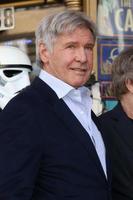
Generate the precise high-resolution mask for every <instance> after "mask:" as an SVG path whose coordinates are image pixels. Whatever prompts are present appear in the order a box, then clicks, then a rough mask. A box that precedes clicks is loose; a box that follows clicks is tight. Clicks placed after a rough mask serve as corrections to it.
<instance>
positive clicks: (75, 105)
mask: <svg viewBox="0 0 133 200" xmlns="http://www.w3.org/2000/svg"><path fill="white" fill-rule="evenodd" d="M39 78H40V79H41V80H43V81H44V82H45V83H46V84H47V85H49V86H50V87H51V88H52V89H53V90H54V91H55V93H56V94H57V96H58V98H59V99H63V101H64V102H65V103H66V104H67V106H68V107H69V108H70V110H71V111H72V112H73V114H74V115H75V116H76V118H77V119H78V120H79V122H80V123H81V124H82V126H83V127H84V129H85V130H86V131H87V133H88V134H89V136H90V138H91V140H92V142H93V144H94V146H95V149H96V152H97V155H98V157H99V160H100V162H101V165H102V168H103V171H104V173H105V175H106V177H107V172H106V159H105V146H104V143H103V139H102V136H101V133H100V131H99V130H98V128H97V127H96V125H95V123H94V122H93V120H92V118H91V109H92V99H91V97H90V90H89V89H88V88H86V87H84V86H82V87H79V88H78V89H75V88H74V87H72V86H70V85H68V84H67V83H65V82H63V81H62V80H60V79H58V78H56V77H54V76H52V75H51V74H49V73H47V72H46V71H44V70H41V71H40V74H39Z"/></svg>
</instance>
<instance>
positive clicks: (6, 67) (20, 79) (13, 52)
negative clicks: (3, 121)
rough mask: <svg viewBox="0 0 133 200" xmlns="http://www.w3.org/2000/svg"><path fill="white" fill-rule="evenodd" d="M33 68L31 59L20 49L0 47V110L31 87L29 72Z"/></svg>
mask: <svg viewBox="0 0 133 200" xmlns="http://www.w3.org/2000/svg"><path fill="white" fill-rule="evenodd" d="M31 70H32V66H31V62H30V59H29V57H28V56H27V55H26V54H25V53H24V52H23V51H22V50H20V49H19V48H17V47H12V46H0V108H1V109H3V108H4V107H5V106H6V104H7V103H8V102H9V101H10V100H11V99H12V98H13V97H14V96H16V95H17V94H18V93H19V92H20V91H21V90H22V89H23V88H25V87H26V86H28V85H30V78H29V72H31Z"/></svg>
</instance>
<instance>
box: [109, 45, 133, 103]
mask: <svg viewBox="0 0 133 200" xmlns="http://www.w3.org/2000/svg"><path fill="white" fill-rule="evenodd" d="M112 89H113V93H114V95H115V96H116V97H117V99H118V100H121V98H122V96H123V95H125V94H127V93H128V92H129V91H130V90H131V89H132V90H133V47H130V48H128V49H126V50H123V51H122V52H121V53H120V54H119V55H118V56H117V57H116V58H115V60H114V61H113V63H112ZM132 92H133V91H132Z"/></svg>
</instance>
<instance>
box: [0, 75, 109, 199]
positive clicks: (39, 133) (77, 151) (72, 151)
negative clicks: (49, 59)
mask: <svg viewBox="0 0 133 200" xmlns="http://www.w3.org/2000/svg"><path fill="white" fill-rule="evenodd" d="M93 118H94V120H95V122H96V123H97V121H96V120H97V119H96V117H95V116H93ZM0 126H1V129H0V200H55V199H57V200H66V199H72V200H109V199H110V198H111V197H110V171H109V166H108V160H107V172H108V181H107V179H106V177H105V175H104V172H103V169H102V167H101V164H100V161H99V159H98V156H97V154H96V151H95V148H94V146H93V144H92V142H91V139H90V137H89V135H88V133H87V132H86V131H85V129H84V128H83V127H82V125H81V124H80V123H79V121H78V120H77V119H76V117H75V116H74V115H73V114H72V112H71V111H70V110H69V108H68V107H67V106H66V104H65V103H64V102H63V100H60V99H58V97H57V96H56V94H55V92H54V91H53V90H52V89H51V88H50V87H49V86H48V85H46V84H45V83H44V82H43V81H42V80H40V79H39V78H36V79H35V80H34V81H33V83H32V84H31V86H29V87H28V88H27V89H25V90H24V91H23V92H22V93H21V94H19V95H18V96H16V97H15V98H14V99H13V100H11V101H10V103H9V104H8V105H7V106H6V108H5V109H4V110H3V111H2V113H1V116H0Z"/></svg>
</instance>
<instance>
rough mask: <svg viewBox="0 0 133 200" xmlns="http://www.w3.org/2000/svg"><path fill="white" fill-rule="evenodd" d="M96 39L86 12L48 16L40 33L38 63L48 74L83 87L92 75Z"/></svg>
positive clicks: (42, 22)
mask: <svg viewBox="0 0 133 200" xmlns="http://www.w3.org/2000/svg"><path fill="white" fill-rule="evenodd" d="M95 39H96V29H95V25H94V23H93V22H92V21H91V19H90V18H89V17H87V16H86V15H85V14H84V13H82V12H77V11H70V10H69V11H68V10H66V11H62V12H60V13H56V14H52V15H49V16H46V17H45V18H44V19H42V21H41V23H40V24H39V26H38V28H37V30H36V54H37V61H38V63H39V65H40V67H42V68H43V69H44V70H45V71H47V72H48V73H50V74H52V75H53V76H55V77H57V78H59V79H61V80H63V81H64V82H66V83H68V84H69V85H72V86H73V87H79V86H81V85H83V84H85V82H86V81H87V80H88V78H89V76H90V74H91V71H92V65H93V63H92V62H93V47H94V43H95Z"/></svg>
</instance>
